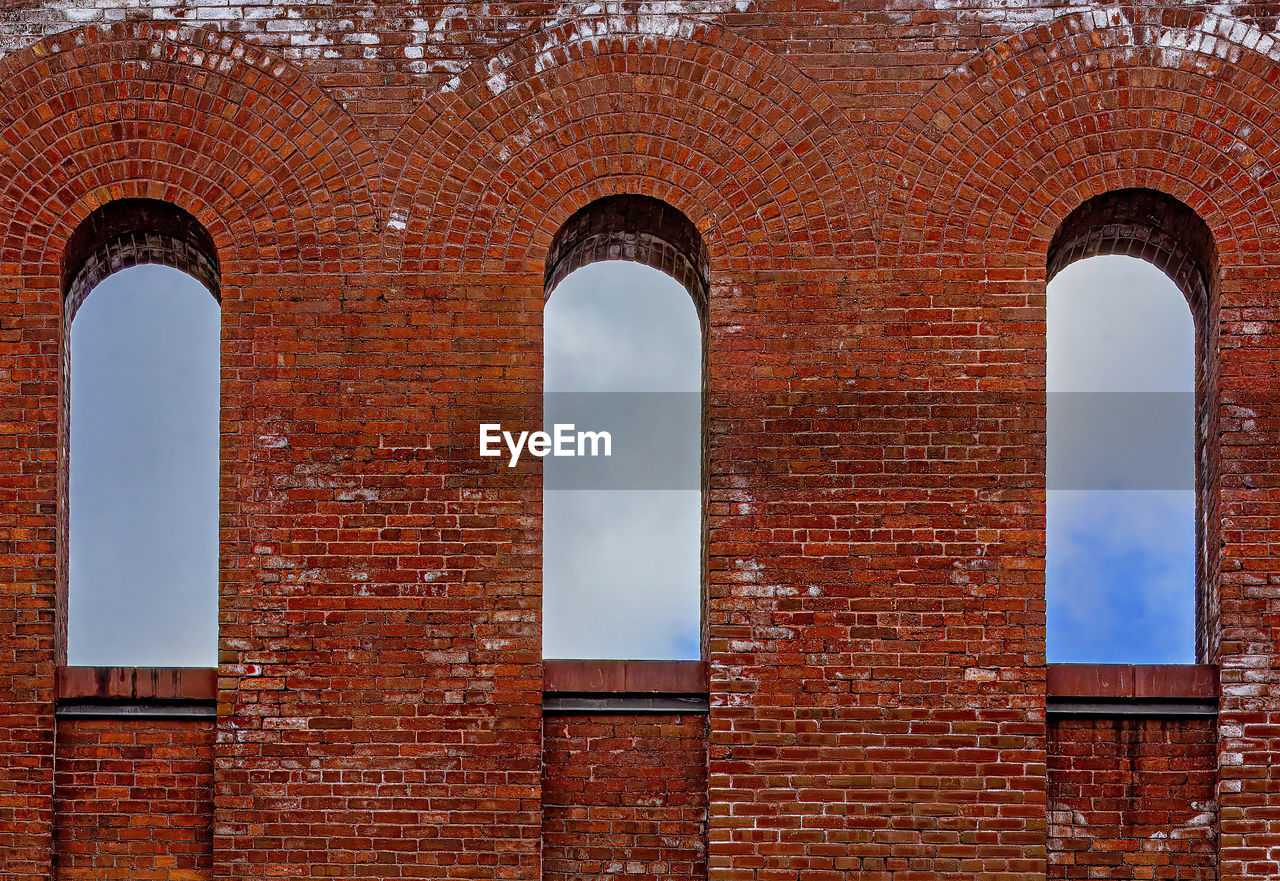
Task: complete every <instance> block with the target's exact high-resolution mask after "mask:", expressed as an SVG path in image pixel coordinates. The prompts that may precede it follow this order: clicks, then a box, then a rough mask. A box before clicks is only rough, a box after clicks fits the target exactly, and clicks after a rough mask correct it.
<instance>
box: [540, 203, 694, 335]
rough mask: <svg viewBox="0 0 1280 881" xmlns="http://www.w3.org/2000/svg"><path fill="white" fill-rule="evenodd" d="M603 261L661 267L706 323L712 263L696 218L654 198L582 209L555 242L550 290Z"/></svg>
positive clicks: (549, 267) (548, 273)
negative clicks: (629, 262)
mask: <svg viewBox="0 0 1280 881" xmlns="http://www.w3.org/2000/svg"><path fill="white" fill-rule="evenodd" d="M600 260H632V261H634V262H636V263H643V264H644V265H645V266H650V267H652V268H654V269H658V270H661V271H662V272H665V273H666V274H667V275H669V276H671V277H672V278H674V279H675V280H676V281H678V282H680V284H681V285H683V286H684V289H685V290H687V291H688V292H689V296H691V297H692V298H693V303H694V306H695V307H696V308H697V310H698V317H699V319H700V320H702V322H703V325H704V326H705V324H706V316H707V296H708V293H709V291H710V284H711V282H710V265H709V261H708V258H707V248H706V246H705V245H704V244H703V243H702V237H701V236H700V235H699V234H698V229H697V227H695V226H694V225H693V223H692V222H690V220H689V219H688V218H687V217H685V216H684V215H683V214H681V213H680V212H679V211H677V210H676V209H674V208H672V207H671V206H670V205H668V204H667V203H666V202H660V201H658V200H657V199H653V198H650V197H648V196H627V195H622V196H607V197H605V198H603V199H598V200H597V201H595V202H592V203H591V204H590V205H587V206H586V207H584V208H582V209H581V210H579V211H578V212H576V213H575V214H574V215H573V216H572V217H570V218H569V219H568V221H566V222H565V225H564V226H563V227H561V228H560V231H559V232H557V233H556V235H555V238H554V239H553V240H552V242H551V250H550V252H549V253H548V256H547V267H546V283H545V288H546V293H547V296H548V297H550V296H551V292H552V291H553V290H555V287H556V285H558V284H559V283H560V282H561V281H563V280H564V279H565V278H566V277H567V276H568V275H569V274H570V273H571V272H573V271H574V270H575V269H580V268H581V267H583V266H587V265H589V264H591V263H595V262H597V261H600Z"/></svg>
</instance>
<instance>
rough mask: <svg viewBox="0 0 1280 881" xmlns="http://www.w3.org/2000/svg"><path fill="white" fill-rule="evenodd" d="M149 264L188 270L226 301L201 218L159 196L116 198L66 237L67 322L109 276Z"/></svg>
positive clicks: (214, 253)
mask: <svg viewBox="0 0 1280 881" xmlns="http://www.w3.org/2000/svg"><path fill="white" fill-rule="evenodd" d="M148 264H159V265H163V266H168V267H170V268H171V269H177V270H179V271H181V272H185V273H186V274H187V275H190V276H191V277H192V278H194V279H195V280H196V281H198V282H200V284H202V285H204V287H205V288H206V289H207V290H208V291H209V293H211V294H212V295H213V297H214V299H215V300H221V295H222V273H221V264H220V262H219V260H218V249H217V246H216V245H215V243H214V241H213V236H212V235H211V234H210V232H209V230H207V229H206V228H205V227H204V225H203V224H201V223H200V221H199V220H197V219H196V218H195V217H194V216H192V215H191V214H190V213H189V212H187V211H185V210H183V209H182V208H179V207H178V206H177V205H173V204H171V203H169V202H163V201H160V200H159V199H139V198H125V199H116V200H114V201H111V202H108V203H106V204H105V205H103V206H101V207H99V208H97V209H95V210H94V211H93V213H91V214H90V215H89V216H88V217H86V218H85V219H84V220H82V221H81V222H80V225H79V226H77V227H76V229H75V231H74V232H73V233H72V234H71V237H70V238H69V239H67V244H66V248H65V249H64V250H63V254H62V267H61V268H62V290H63V296H64V297H65V298H66V308H65V313H64V314H65V316H66V323H67V325H68V326H69V325H70V323H71V320H72V319H73V318H74V316H75V313H76V310H78V309H79V308H80V304H81V303H83V302H84V298H85V297H87V296H88V295H89V292H90V291H92V290H93V289H94V288H95V287H97V286H98V285H99V284H101V283H102V282H103V281H105V280H106V279H107V278H108V277H109V276H112V275H114V274H115V273H117V272H120V271H122V270H124V269H128V268H130V267H133V266H143V265H148Z"/></svg>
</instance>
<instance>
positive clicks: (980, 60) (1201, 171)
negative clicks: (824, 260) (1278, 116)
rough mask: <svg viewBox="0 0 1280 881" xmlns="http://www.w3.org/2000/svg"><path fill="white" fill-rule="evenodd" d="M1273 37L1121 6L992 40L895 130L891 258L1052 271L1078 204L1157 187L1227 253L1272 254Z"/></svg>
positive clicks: (1193, 16) (1213, 20) (1279, 94)
mask: <svg viewBox="0 0 1280 881" xmlns="http://www.w3.org/2000/svg"><path fill="white" fill-rule="evenodd" d="M1271 45H1272V40H1271V38H1269V37H1264V36H1262V35H1261V34H1260V33H1257V32H1256V29H1255V28H1252V27H1251V26H1246V25H1245V24H1243V23H1241V22H1240V21H1237V20H1230V21H1228V20H1225V19H1220V18H1218V17H1215V16H1213V15H1206V14H1204V13H1203V12H1195V11H1193V10H1188V9H1178V10H1171V9H1168V8H1167V7H1161V8H1159V9H1158V10H1152V9H1142V8H1139V9H1137V10H1133V9H1127V8H1126V10H1125V11H1122V10H1120V9H1119V8H1118V7H1117V8H1115V9H1110V10H1101V11H1088V12H1082V13H1078V14H1075V15H1071V16H1067V17H1064V18H1060V19H1058V20H1056V21H1054V22H1052V23H1050V24H1045V25H1042V26H1039V27H1035V28H1031V29H1029V30H1027V31H1024V32H1022V33H1020V34H1018V35H1016V36H1014V37H1012V38H1010V39H1008V40H1006V41H1004V42H1002V43H999V44H997V45H994V46H992V47H990V48H989V49H987V50H986V51H985V52H983V53H982V54H981V55H979V56H977V57H976V58H974V59H973V60H971V61H970V62H969V63H967V64H965V65H964V66H962V67H961V68H960V69H959V70H958V71H956V72H955V73H954V74H953V75H951V76H950V77H948V78H947V79H945V80H943V81H942V82H940V83H939V84H938V85H937V86H936V87H935V88H934V89H933V90H932V92H930V93H929V94H928V95H927V96H926V97H925V98H923V99H922V100H921V101H920V102H919V103H918V104H917V105H916V106H915V108H914V109H913V110H912V111H911V112H910V113H909V114H908V115H907V117H906V119H905V120H904V121H903V123H902V125H901V126H900V127H899V128H898V130H897V132H896V133H895V135H894V136H893V138H892V139H891V141H890V146H889V148H888V153H887V155H888V162H889V163H890V164H896V171H894V172H893V184H894V186H893V190H892V192H891V193H890V195H889V201H888V205H887V208H886V218H888V220H887V221H886V224H885V226H886V228H885V232H884V241H883V244H882V246H881V251H882V257H883V258H884V259H895V260H905V259H919V260H922V261H926V262H928V263H930V264H937V265H945V266H981V267H985V268H1002V269H1012V268H1022V269H1025V270H1026V271H1027V273H1028V276H1029V277H1030V276H1036V277H1039V276H1038V275H1037V274H1042V273H1043V272H1044V270H1045V258H1046V252H1047V250H1048V248H1049V242H1050V239H1051V237H1052V236H1053V234H1054V231H1055V230H1056V229H1057V228H1058V225H1059V224H1060V223H1061V222H1062V220H1063V219H1064V218H1065V217H1066V216H1067V215H1068V214H1069V213H1070V212H1071V211H1072V210H1073V209H1074V208H1076V207H1077V206H1078V205H1080V204H1081V203H1083V202H1085V201H1086V200H1088V199H1090V198H1091V197H1094V196H1097V195H1100V194H1102V193H1105V192H1109V191H1112V190H1117V189H1124V188H1148V189H1153V190H1158V191H1161V192H1164V193H1166V194H1168V195H1171V196H1174V197H1176V198H1177V199H1180V200H1181V201H1183V202H1185V203H1186V204H1187V205H1188V206H1190V207H1191V208H1192V209H1193V210H1194V211H1195V212H1196V213H1197V214H1199V215H1200V216H1201V217H1202V218H1203V219H1204V220H1205V222H1206V223H1207V224H1208V225H1209V227H1210V229H1211V230H1212V232H1213V236H1214V240H1215V243H1216V245H1217V248H1218V250H1219V253H1220V256H1221V259H1222V262H1223V265H1224V267H1226V266H1230V265H1250V264H1252V265H1257V264H1259V263H1262V262H1264V261H1265V260H1267V259H1269V258H1268V255H1266V254H1265V252H1264V249H1263V243H1264V242H1267V241H1273V240H1274V238H1275V236H1276V234H1277V231H1278V230H1280V226H1278V225H1277V220H1276V205H1277V203H1278V201H1280V189H1277V178H1276V171H1275V170H1276V168H1277V167H1280V142H1278V141H1277V138H1276V135H1277V132H1276V129H1275V126H1274V123H1273V122H1272V121H1271V120H1272V119H1273V113H1274V108H1275V107H1276V106H1277V103H1278V102H1280V90H1278V89H1277V88H1276V86H1275V79H1276V74H1277V70H1278V69H1280V68H1277V64H1276V60H1275V58H1273V57H1271V56H1272V55H1275V54H1277V53H1275V52H1273V51H1271V48H1270V47H1271Z"/></svg>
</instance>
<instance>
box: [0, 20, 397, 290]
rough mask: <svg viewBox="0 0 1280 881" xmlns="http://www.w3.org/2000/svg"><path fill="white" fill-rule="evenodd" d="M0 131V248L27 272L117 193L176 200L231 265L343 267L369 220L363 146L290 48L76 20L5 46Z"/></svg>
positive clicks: (231, 268)
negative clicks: (15, 48)
mask: <svg viewBox="0 0 1280 881" xmlns="http://www.w3.org/2000/svg"><path fill="white" fill-rule="evenodd" d="M37 95H38V96H40V98H41V100H32V98H33V96H37ZM0 145H3V149H0V191H2V192H0V202H2V203H3V204H5V205H12V206H14V207H13V209H12V210H10V211H7V212H6V214H5V218H4V219H5V222H6V225H5V226H4V227H3V228H0V259H2V260H3V261H4V263H5V264H7V265H9V266H17V267H21V272H22V274H24V275H49V274H50V273H49V272H48V267H49V266H51V265H52V266H56V265H57V263H58V260H59V258H60V254H61V252H62V249H63V247H64V245H65V243H66V241H67V238H68V236H70V234H71V233H72V231H73V230H74V229H75V228H76V226H77V225H78V224H79V223H80V221H82V220H83V219H84V218H85V217H87V216H88V215H89V214H90V213H92V212H93V211H94V210H95V209H96V208H98V207H100V206H101V205H103V204H105V203H106V202H108V201H111V200H114V199H120V198H150V199H159V200H163V201H167V202H171V203H173V204H175V205H178V206H179V207H181V208H183V209H184V210H186V211H189V212H190V213H191V214H193V215H194V216H195V217H196V218H197V219H198V220H199V221H200V222H201V223H202V224H204V225H205V226H206V227H207V228H208V230H209V232H210V234H211V235H212V236H213V238H214V241H215V243H216V245H217V248H218V251H219V253H220V256H223V258H224V267H223V268H224V272H230V273H232V274H235V273H237V272H246V273H253V272H262V271H267V272H271V271H275V272H295V271H298V270H299V269H300V268H301V267H302V266H304V265H307V266H309V267H311V268H313V269H323V271H333V272H337V271H354V270H356V269H358V268H359V266H360V261H361V257H360V252H361V243H362V241H364V240H367V239H369V238H372V236H373V235H374V234H375V232H376V213H375V205H374V202H373V200H372V199H371V197H370V191H369V185H368V183H367V181H368V177H369V174H368V171H369V166H370V164H371V163H372V161H373V150H372V148H371V147H370V146H369V145H368V143H367V142H366V141H365V139H364V137H363V136H362V135H361V133H360V132H359V130H358V129H357V128H356V127H355V125H354V124H353V123H352V122H351V121H350V120H349V119H348V118H347V117H346V115H345V113H344V112H343V111H342V109H341V108H340V107H338V106H337V105H336V104H335V103H334V102H333V101H332V99H330V98H329V97H328V96H327V95H325V94H324V93H323V92H321V91H320V90H319V89H318V88H316V87H315V86H314V85H312V84H311V83H310V82H309V81H308V80H307V79H306V78H305V77H304V76H303V75H302V74H301V73H300V72H299V71H298V70H296V69H295V68H294V67H292V66H290V65H289V64H288V63H286V62H284V61H281V60H280V59H278V58H276V57H274V56H272V55H271V54H269V53H268V52H266V51H264V50H262V49H259V48H254V47H251V46H249V45H247V44H245V43H242V42H240V41H238V40H236V39H234V38H232V37H229V36H226V35H222V34H216V33H213V32H211V31H206V30H202V29H199V28H192V27H179V26H168V27H164V26H160V25H156V24H151V23H146V22H132V23H124V24H118V25H115V26H113V27H110V28H105V29H98V28H84V29H80V30H75V31H69V32H66V33H62V34H58V35H57V36H55V37H51V38H49V39H47V40H45V41H43V42H41V43H38V44H36V45H34V46H32V47H30V48H28V49H25V50H23V51H20V52H15V53H14V54H13V55H10V56H8V57H6V58H5V59H4V60H3V62H0ZM52 274H53V275H55V276H56V274H57V273H56V270H55V271H54V272H53V273H52Z"/></svg>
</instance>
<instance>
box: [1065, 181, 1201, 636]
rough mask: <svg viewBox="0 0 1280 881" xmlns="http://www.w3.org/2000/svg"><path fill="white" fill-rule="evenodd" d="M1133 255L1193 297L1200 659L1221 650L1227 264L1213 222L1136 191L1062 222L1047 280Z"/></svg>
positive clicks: (1121, 192) (1086, 205) (1112, 194)
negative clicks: (1220, 317)
mask: <svg viewBox="0 0 1280 881" xmlns="http://www.w3.org/2000/svg"><path fill="white" fill-rule="evenodd" d="M1113 255H1118V256H1128V257H1136V258H1139V259H1142V260H1145V261H1147V262H1148V263H1150V264H1152V265H1153V266H1155V267H1156V268H1157V269H1159V270H1160V271H1161V272H1163V273H1164V274H1165V275H1167V276H1168V277H1169V279H1170V280H1171V281H1173V283H1174V284H1175V285H1176V286H1177V287H1178V289H1179V290H1180V291H1181V292H1182V294H1183V296H1184V297H1186V300H1187V305H1188V306H1189V307H1190V311H1191V317H1192V322H1193V326H1194V330H1195V353H1196V354H1195V426H1194V428H1195V493H1196V515H1195V530H1196V539H1195V541H1196V548H1195V557H1196V576H1195V597H1196V599H1195V604H1196V609H1195V620H1196V633H1195V646H1196V657H1197V658H1198V659H1199V660H1201V661H1204V660H1206V659H1208V658H1210V657H1212V655H1213V653H1214V651H1215V645H1216V638H1215V634H1216V631H1217V626H1216V616H1217V611H1216V610H1217V606H1218V599H1217V587H1216V585H1215V583H1214V579H1213V578H1212V577H1211V576H1212V573H1213V572H1215V571H1216V568H1217V560H1216V553H1217V552H1216V550H1215V547H1216V544H1217V532H1218V530H1217V527H1216V525H1215V524H1216V520H1217V504H1216V500H1215V499H1216V497H1215V496H1214V495H1213V494H1211V493H1209V491H1208V488H1209V487H1211V486H1214V485H1215V475H1216V473H1217V468H1218V450H1217V444H1216V442H1215V440H1214V439H1215V438H1216V437H1217V428H1216V425H1217V408H1216V406H1215V405H1214V402H1215V401H1216V399H1217V395H1216V385H1217V370H1216V365H1215V363H1214V358H1213V353H1214V352H1215V351H1216V350H1217V328H1216V322H1215V321H1213V320H1211V319H1212V316H1213V314H1214V311H1215V305H1216V303H1217V299H1218V288H1219V277H1220V274H1221V273H1220V264H1219V258H1218V248H1217V244H1216V242H1215V240H1214V236H1213V232H1212V230H1211V229H1210V228H1209V225H1208V224H1207V223H1206V222H1205V221H1204V219H1203V218H1201V217H1200V215H1199V214H1198V213H1196V211H1195V210H1194V209H1192V208H1191V207H1190V206H1188V205H1187V204H1186V203H1184V202H1182V201H1181V200H1179V199H1177V198H1175V197H1173V196H1171V195H1168V194H1167V193H1164V192H1161V191H1159V190H1154V189H1148V188H1142V187H1131V188H1122V189H1116V190H1110V191H1108V192H1104V193H1101V194H1099V195H1097V196H1094V197H1092V198H1090V199H1087V200H1085V201H1084V202H1083V203H1081V204H1080V205H1078V206H1076V208H1074V209H1073V210H1072V211H1071V212H1070V213H1068V214H1067V216H1066V217H1065V218H1063V220H1062V222H1061V223H1060V224H1059V225H1058V229H1057V231H1056V232H1055V233H1054V234H1053V237H1052V238H1051V239H1050V243H1049V248H1048V252H1047V255H1046V266H1045V275H1046V277H1045V283H1046V285H1047V284H1048V283H1049V282H1051V281H1053V278H1054V277H1055V276H1056V275H1057V274H1058V273H1059V272H1061V271H1062V270H1063V269H1065V268H1066V267H1067V266H1069V265H1070V264H1072V263H1075V262H1076V261H1078V260H1083V259H1086V258H1089V257H1099V256H1113Z"/></svg>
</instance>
